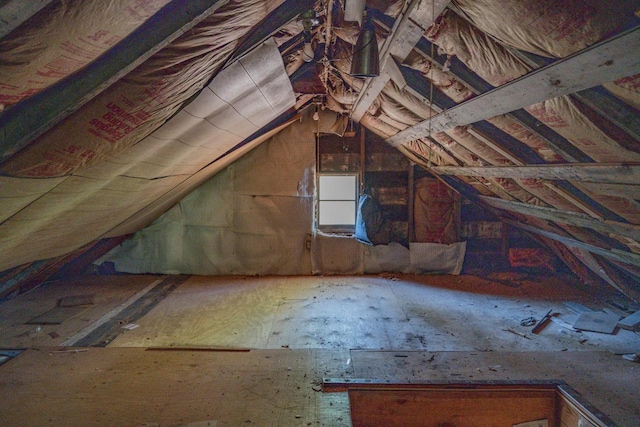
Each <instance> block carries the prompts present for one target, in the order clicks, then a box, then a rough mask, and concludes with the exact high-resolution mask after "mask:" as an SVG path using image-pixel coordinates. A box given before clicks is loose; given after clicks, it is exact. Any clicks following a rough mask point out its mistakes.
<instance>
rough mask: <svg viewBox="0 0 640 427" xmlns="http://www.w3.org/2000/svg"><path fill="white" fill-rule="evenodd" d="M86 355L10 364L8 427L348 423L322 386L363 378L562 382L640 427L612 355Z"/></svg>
mask: <svg viewBox="0 0 640 427" xmlns="http://www.w3.org/2000/svg"><path fill="white" fill-rule="evenodd" d="M81 350H83V351H81V352H78V353H56V352H55V351H57V349H56V348H37V349H31V350H27V351H26V352H25V353H23V354H21V355H20V356H18V357H16V358H15V359H13V360H11V361H10V362H8V363H5V364H4V365H1V366H0V392H1V393H2V395H3V399H0V414H2V421H3V423H2V424H3V425H7V426H60V425H95V426H122V425H129V426H136V425H138V426H139V425H147V426H149V425H153V426H157V425H160V426H175V425H182V424H187V423H195V422H201V421H215V422H216V424H217V426H220V427H221V426H234V427H235V426H240V425H258V426H307V425H311V426H331V427H339V426H349V425H350V421H349V412H348V411H349V403H348V397H347V395H346V393H322V392H320V391H319V390H320V387H319V384H320V381H321V379H322V378H323V377H332V378H336V377H338V378H345V377H360V378H362V377H365V378H380V379H383V380H384V379H389V380H394V381H421V380H423V381H443V380H448V381H450V380H452V379H453V380H458V381H464V380H470V379H472V380H529V379H535V378H538V379H562V380H564V381H566V382H567V383H569V384H570V385H572V386H574V388H576V389H577V390H578V391H579V392H580V393H581V394H582V397H583V398H584V399H586V400H588V401H589V402H591V403H592V404H595V405H596V407H598V408H599V409H601V410H602V411H603V412H604V413H605V414H606V415H607V416H609V417H610V418H612V419H613V421H614V422H616V423H618V425H620V426H635V425H640V404H639V403H638V400H639V399H638V391H637V384H638V382H639V381H640V369H634V365H633V364H630V363H628V362H625V361H624V360H622V359H621V358H619V357H617V356H615V355H612V354H610V353H606V352H586V351H583V352H564V353H559V352H532V353H528V352H525V353H521V352H517V353H512V352H486V353H472V352H436V353H427V352H422V351H416V352H405V353H396V352H379V351H367V350H360V351H345V350H311V349H299V350H291V349H279V350H251V351H248V352H220V351H214V352H211V351H145V350H144V349H141V348H113V347H107V348H88V349H81ZM398 356H402V357H398ZM404 356H406V357H404ZM432 357H433V360H431V359H432ZM635 366H637V365H635ZM34 403H37V404H34Z"/></svg>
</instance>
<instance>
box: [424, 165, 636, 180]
mask: <svg viewBox="0 0 640 427" xmlns="http://www.w3.org/2000/svg"><path fill="white" fill-rule="evenodd" d="M432 169H433V171H434V172H435V173H437V174H438V175H460V176H477V177H492V178H519V179H550V180H576V181H583V182H597V183H608V184H629V185H633V184H638V183H639V182H640V165H637V164H633V165H630V164H625V163H609V164H607V163H597V164H596V163H570V164H561V165H557V164H554V165H551V164H549V165H528V166H483V167H473V166H436V167H433V168H432Z"/></svg>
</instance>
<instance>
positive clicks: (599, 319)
mask: <svg viewBox="0 0 640 427" xmlns="http://www.w3.org/2000/svg"><path fill="white" fill-rule="evenodd" d="M619 320H620V316H617V315H615V314H609V313H604V312H601V311H591V312H585V313H582V314H581V315H580V317H578V320H576V322H575V323H574V324H573V327H574V329H579V330H581V331H591V332H601V333H603V334H612V333H613V332H614V331H615V329H616V326H617V325H618V321H619Z"/></svg>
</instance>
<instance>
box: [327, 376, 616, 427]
mask: <svg viewBox="0 0 640 427" xmlns="http://www.w3.org/2000/svg"><path fill="white" fill-rule="evenodd" d="M323 391H325V392H344V391H347V392H348V394H349V405H350V413H351V421H352V425H353V426H354V427H360V426H379V425H384V426H402V427H412V426H446V427H470V426H474V427H482V426H485V427H489V426H495V425H500V426H513V427H558V426H566V427H587V426H588V427H596V426H598V427H600V426H613V425H614V424H613V422H612V421H611V420H609V419H608V418H607V417H606V416H604V415H603V414H602V413H601V412H600V411H598V410H597V409H596V408H594V407H593V406H592V405H591V404H589V403H588V402H586V401H585V400H584V399H583V398H582V397H581V396H580V395H579V394H578V393H577V392H576V391H575V390H573V389H572V388H571V387H569V386H568V385H567V384H566V383H564V382H563V381H548V380H547V381H522V382H515V381H462V382H446V383H433V382H412V383H393V382H391V381H380V380H368V379H324V380H323Z"/></svg>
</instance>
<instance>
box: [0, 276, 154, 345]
mask: <svg viewBox="0 0 640 427" xmlns="http://www.w3.org/2000/svg"><path fill="white" fill-rule="evenodd" d="M160 279H162V276H152V275H148V276H83V277H75V278H72V279H69V280H64V281H55V282H47V283H45V284H43V285H41V286H40V287H38V288H36V289H34V290H32V291H31V292H28V293H25V294H22V295H20V296H18V297H17V298H14V299H11V300H9V301H5V302H3V303H1V304H0V348H26V347H35V346H56V345H60V344H61V343H62V342H64V341H65V340H66V339H67V338H69V337H71V336H73V335H74V334H76V333H77V332H79V331H81V330H83V329H84V328H86V327H87V326H89V325H91V324H92V323H93V322H95V321H96V320H98V319H99V318H100V317H101V316H103V315H104V314H105V313H108V312H109V311H110V310H112V309H113V308H114V307H117V306H118V305H119V304H122V303H123V302H125V301H127V299H129V298H130V297H132V296H133V295H135V294H136V293H137V292H139V291H141V290H142V289H144V288H145V287H147V286H149V285H150V284H152V283H153V282H155V281H157V280H160ZM79 295H93V302H94V304H91V305H87V306H85V308H84V309H83V310H81V312H80V313H79V314H77V315H75V316H72V317H70V318H69V319H67V320H65V321H64V322H62V323H61V324H59V325H44V324H43V325H34V324H26V323H27V322H28V321H29V320H31V319H32V318H34V317H36V316H39V315H41V314H43V313H45V312H47V311H49V310H51V309H54V308H55V307H56V306H57V304H58V300H59V299H60V298H63V297H70V296H79ZM38 326H40V330H39V331H38V330H37V328H38Z"/></svg>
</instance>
